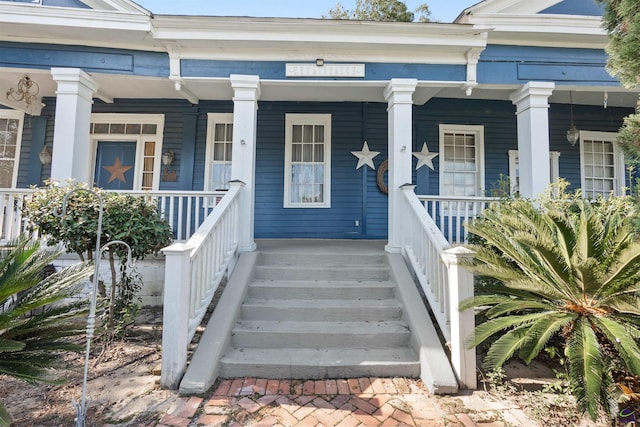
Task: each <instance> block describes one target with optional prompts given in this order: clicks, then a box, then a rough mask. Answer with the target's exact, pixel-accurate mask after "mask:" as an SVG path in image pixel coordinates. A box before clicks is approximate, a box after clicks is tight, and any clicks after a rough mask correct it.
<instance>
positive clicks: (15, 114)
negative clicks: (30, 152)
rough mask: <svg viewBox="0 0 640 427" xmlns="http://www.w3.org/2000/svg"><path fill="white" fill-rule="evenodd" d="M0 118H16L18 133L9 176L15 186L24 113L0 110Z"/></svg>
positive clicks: (16, 183) (18, 167)
mask: <svg viewBox="0 0 640 427" xmlns="http://www.w3.org/2000/svg"><path fill="white" fill-rule="evenodd" d="M0 118H1V119H7V120H18V131H17V132H18V134H17V135H16V151H15V153H14V156H15V157H14V159H13V176H12V177H11V187H8V188H16V186H17V185H18V169H20V151H21V148H22V131H23V128H24V113H23V112H22V111H17V110H8V109H7V110H5V109H2V110H0Z"/></svg>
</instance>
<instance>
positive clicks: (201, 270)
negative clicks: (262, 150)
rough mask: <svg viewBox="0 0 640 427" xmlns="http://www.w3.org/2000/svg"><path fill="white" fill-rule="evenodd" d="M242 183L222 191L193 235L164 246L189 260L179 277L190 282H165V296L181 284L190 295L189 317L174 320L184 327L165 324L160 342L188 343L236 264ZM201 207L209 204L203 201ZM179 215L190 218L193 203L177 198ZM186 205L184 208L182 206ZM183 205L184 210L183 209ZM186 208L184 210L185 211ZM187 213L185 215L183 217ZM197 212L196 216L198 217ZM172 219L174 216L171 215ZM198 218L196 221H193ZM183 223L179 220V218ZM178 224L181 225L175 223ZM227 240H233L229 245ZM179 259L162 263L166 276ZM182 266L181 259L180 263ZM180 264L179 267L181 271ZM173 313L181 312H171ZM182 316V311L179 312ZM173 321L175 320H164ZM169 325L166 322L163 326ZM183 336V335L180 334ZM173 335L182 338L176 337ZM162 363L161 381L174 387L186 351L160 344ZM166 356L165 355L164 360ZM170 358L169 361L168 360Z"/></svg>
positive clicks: (172, 211) (189, 219)
mask: <svg viewBox="0 0 640 427" xmlns="http://www.w3.org/2000/svg"><path fill="white" fill-rule="evenodd" d="M242 188H243V184H241V183H234V184H232V187H231V189H230V190H229V191H228V192H225V193H223V195H224V197H223V198H222V201H221V202H220V203H219V204H218V205H217V206H216V208H214V209H213V210H212V211H211V214H210V215H208V216H207V217H206V218H204V220H203V222H202V224H201V225H200V226H199V227H198V228H197V230H196V231H195V233H194V235H193V236H192V237H191V238H190V239H189V240H188V241H187V242H186V244H174V245H172V246H170V247H168V248H165V249H163V251H166V252H167V253H168V254H173V253H181V252H183V253H184V254H185V256H187V253H188V257H189V259H190V263H189V264H190V265H189V267H188V268H189V272H188V274H187V272H185V273H184V274H182V276H181V277H185V278H187V279H186V281H189V282H190V283H187V284H185V283H173V282H165V288H171V290H170V291H168V292H165V296H166V295H176V294H177V292H176V289H175V288H176V287H179V286H182V287H186V289H188V290H189V291H188V293H189V295H190V298H189V308H188V310H184V311H186V312H187V313H185V314H184V315H186V316H188V319H186V322H185V321H184V319H182V321H179V322H176V323H177V324H180V325H184V324H186V325H187V326H186V329H187V330H186V331H185V330H175V328H170V327H165V328H163V343H164V342H168V343H174V342H178V343H185V342H187V343H188V342H190V341H191V339H192V338H193V335H194V334H195V331H196V327H197V326H198V325H199V324H200V322H201V321H202V318H203V317H204V315H205V313H206V309H207V307H208V305H209V304H210V302H211V300H212V298H213V295H214V293H215V291H216V289H217V288H218V286H219V285H220V282H221V281H222V279H223V277H224V275H225V273H226V272H227V270H228V268H229V266H231V265H235V262H236V258H237V257H238V253H237V245H238V235H239V231H238V230H237V226H238V223H237V221H235V218H233V217H234V216H235V215H236V214H237V213H238V204H239V202H240V197H239V196H240V193H241V191H242ZM210 196H212V197H218V196H219V195H213V194H212V195H207V196H206V197H210ZM197 200H198V199H196V202H195V205H196V206H195V209H196V211H199V209H200V207H199V202H198V201H197ZM204 200H206V199H203V203H202V206H203V207H204V206H207V205H208V204H207V203H205V202H204ZM178 204H179V206H178V208H179V209H178V217H179V219H180V220H182V219H186V220H188V221H191V214H190V212H193V208H194V207H193V203H192V202H187V201H185V200H184V199H178ZM185 204H186V207H185ZM169 205H170V206H169V209H170V213H171V215H174V211H175V201H174V199H173V198H171V199H170V203H169ZM185 208H186V209H185ZM185 211H186V212H185ZM185 215H186V218H185ZM197 216H198V215H197V214H196V215H195V217H196V218H197ZM171 219H173V216H172V217H171ZM197 221H199V220H196V222H197ZM181 222H182V221H181ZM178 225H179V226H180V225H181V224H178ZM181 232H182V231H181V230H178V231H177V234H178V235H180V234H181ZM230 242H233V243H232V244H230ZM174 259H176V260H180V259H181V258H180V257H173V256H172V257H167V262H166V265H165V276H167V277H168V276H170V275H171V274H172V273H170V272H172V271H173V270H172V269H173V268H174V265H173V264H172V262H173V260H174ZM182 265H184V261H183V264H182ZM184 268H186V267H183V268H182V270H184ZM174 276H175V274H174ZM172 304H174V301H171V300H166V299H165V307H167V306H169V305H172ZM171 312H172V313H173V315H178V314H177V313H182V312H183V311H180V310H178V311H177V312H175V311H171ZM180 315H182V314H180ZM165 320H175V319H165ZM168 324H171V323H170V322H165V325H168ZM183 335H184V336H183ZM176 336H178V337H181V338H180V339H176ZM162 350H163V359H162V360H163V364H162V379H161V382H162V384H163V385H164V386H166V387H176V386H177V381H176V379H179V378H181V377H182V374H183V373H184V370H185V368H186V351H185V349H184V348H170V347H169V346H166V347H163V349H162ZM165 355H167V357H166V360H167V362H166V363H165ZM169 361H171V362H169Z"/></svg>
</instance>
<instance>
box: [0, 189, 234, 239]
mask: <svg viewBox="0 0 640 427" xmlns="http://www.w3.org/2000/svg"><path fill="white" fill-rule="evenodd" d="M34 191H35V190H34V189H31V188H24V189H3V190H0V243H1V242H7V241H9V240H12V239H15V238H16V237H18V236H19V235H20V234H22V233H24V232H26V231H27V226H28V224H27V223H26V221H25V219H24V217H23V216H22V206H23V205H24V202H25V201H26V200H28V199H29V198H30V197H31V194H32V193H33V192H34ZM105 191H107V192H116V191H114V190H105ZM117 193H120V194H128V195H131V196H134V197H143V198H145V199H146V200H148V201H152V202H153V203H155V204H156V206H157V207H158V212H159V213H160V215H161V216H162V217H163V218H164V219H165V220H167V222H168V223H169V225H170V226H171V229H172V230H173V232H174V236H175V240H176V241H179V242H184V241H186V240H187V239H189V237H191V235H192V234H193V232H194V231H195V230H196V229H197V228H198V227H200V225H202V223H203V222H204V220H205V219H206V218H207V217H208V216H209V214H210V213H211V212H212V211H213V208H214V207H215V206H216V205H217V204H218V203H220V201H221V200H222V198H223V197H224V195H225V194H226V191H117Z"/></svg>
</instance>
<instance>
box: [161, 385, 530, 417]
mask: <svg viewBox="0 0 640 427" xmlns="http://www.w3.org/2000/svg"><path fill="white" fill-rule="evenodd" d="M481 395H482V394H481V393H470V394H465V395H461V396H451V397H437V396H431V395H429V393H428V392H427V391H426V389H425V388H424V387H422V386H421V383H420V381H417V380H410V379H404V378H393V379H391V378H357V379H347V380H319V381H296V380H267V379H254V378H241V379H236V380H225V381H222V382H219V383H218V384H217V387H216V388H215V390H214V392H213V394H212V395H211V396H210V397H208V398H206V399H203V398H200V397H185V398H182V399H181V400H180V403H179V405H177V406H176V407H175V408H172V409H171V410H170V411H169V412H168V413H167V414H166V415H165V416H164V417H163V418H162V419H161V420H160V423H159V424H156V426H157V427H164V426H168V427H174V426H229V427H232V426H238V427H239V426H256V427H257V426H264V427H272V426H284V427H297V426H300V427H306V426H309V427H318V426H324V427H330V426H340V427H343V426H344V427H356V426H367V427H370V426H416V427H421V426H424V427H429V426H460V427H472V426H481V427H505V426H536V425H537V424H536V423H535V422H534V421H532V420H530V419H528V418H527V417H526V416H525V415H524V413H523V412H522V411H521V410H519V409H518V408H516V407H514V406H512V405H509V404H505V403H503V402H494V401H490V400H487V397H486V396H485V397H480V396H481Z"/></svg>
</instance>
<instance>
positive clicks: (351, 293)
mask: <svg viewBox="0 0 640 427" xmlns="http://www.w3.org/2000/svg"><path fill="white" fill-rule="evenodd" d="M394 290H395V285H394V284H393V283H392V282H380V281H375V282H339V281H334V282H329V281H312V282H310V281H284V280H256V281H254V282H252V283H251V284H250V285H249V296H250V297H251V298H265V299H275V298H282V299H287V298H291V299H354V298H362V296H363V295H364V296H365V298H369V299H383V298H391V297H393V295H394Z"/></svg>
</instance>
